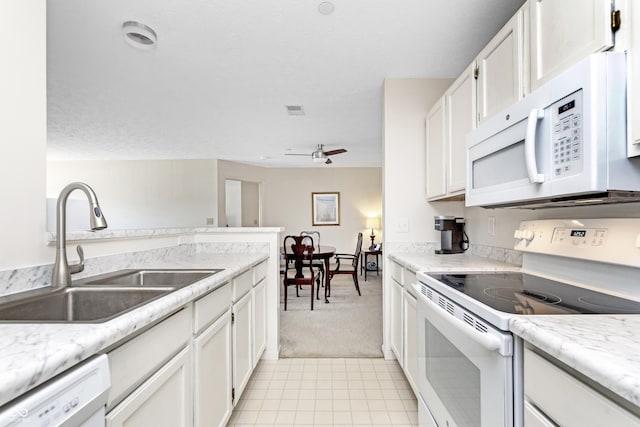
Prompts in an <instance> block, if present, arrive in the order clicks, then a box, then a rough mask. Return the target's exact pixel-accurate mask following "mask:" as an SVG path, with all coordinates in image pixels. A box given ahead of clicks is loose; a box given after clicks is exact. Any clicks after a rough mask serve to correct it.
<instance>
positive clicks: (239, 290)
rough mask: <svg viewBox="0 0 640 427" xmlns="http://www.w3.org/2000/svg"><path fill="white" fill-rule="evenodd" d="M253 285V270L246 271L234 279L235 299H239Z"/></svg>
mask: <svg viewBox="0 0 640 427" xmlns="http://www.w3.org/2000/svg"><path fill="white" fill-rule="evenodd" d="M252 287H253V270H249V271H245V272H244V273H242V274H241V275H239V276H237V277H235V278H234V279H233V300H234V301H238V300H239V299H240V298H242V296H243V295H245V294H246V293H247V292H249V291H250V290H251V288H252Z"/></svg>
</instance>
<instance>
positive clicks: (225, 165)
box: [218, 160, 384, 253]
mask: <svg viewBox="0 0 640 427" xmlns="http://www.w3.org/2000/svg"><path fill="white" fill-rule="evenodd" d="M218 172H219V175H218V183H219V185H218V187H219V188H220V187H221V186H220V182H224V180H225V179H227V178H229V179H242V180H243V181H251V182H257V183H260V184H261V187H262V190H261V191H262V226H264V227H285V233H284V234H288V233H292V234H298V233H299V232H300V231H302V230H317V231H319V232H320V237H321V243H322V244H327V245H331V246H335V247H336V248H337V250H338V252H344V253H352V252H353V251H354V249H355V244H356V237H357V234H358V232H362V233H363V235H364V236H363V237H364V241H363V247H367V246H368V244H370V240H368V236H369V234H371V230H370V229H367V228H366V218H367V217H369V216H375V215H378V216H379V215H380V214H381V212H382V174H381V173H382V172H381V170H380V168H336V167H331V166H325V167H320V168H308V169H307V168H305V169H300V168H261V167H255V166H250V165H244V164H239V163H233V162H225V161H222V160H221V161H219V162H218ZM323 191H338V192H340V225H339V226H321V227H313V226H312V225H311V224H312V218H311V193H312V192H323ZM223 213H224V206H219V215H220V217H221V218H222V215H223ZM383 239H384V236H383V235H382V232H381V231H376V242H381V241H383Z"/></svg>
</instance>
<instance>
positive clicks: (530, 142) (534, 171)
mask: <svg viewBox="0 0 640 427" xmlns="http://www.w3.org/2000/svg"><path fill="white" fill-rule="evenodd" d="M543 118H544V110H540V109H535V110H531V112H530V113H529V118H528V119H527V134H526V135H525V138H524V159H525V163H526V165H527V174H528V175H529V181H530V182H531V183H532V184H533V183H536V182H544V174H541V173H538V165H537V164H536V132H537V130H538V122H539V121H540V120H542V119H543Z"/></svg>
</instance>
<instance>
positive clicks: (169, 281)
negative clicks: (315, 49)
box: [0, 269, 222, 323]
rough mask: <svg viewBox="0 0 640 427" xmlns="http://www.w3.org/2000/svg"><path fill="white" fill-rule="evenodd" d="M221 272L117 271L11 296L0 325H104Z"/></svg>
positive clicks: (0, 307) (1, 310) (1, 308)
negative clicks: (45, 323) (57, 286)
mask: <svg viewBox="0 0 640 427" xmlns="http://www.w3.org/2000/svg"><path fill="white" fill-rule="evenodd" d="M220 271H222V270H221V269H210V270H209V269H197V270H195V269H189V270H182V269H172V270H165V269H136V270H119V271H115V272H112V273H106V274H101V275H99V276H94V277H88V278H85V279H81V280H78V281H75V282H73V283H72V285H71V286H68V287H66V288H63V289H59V290H50V289H38V290H35V291H29V292H28V293H27V292H25V293H24V294H21V295H19V296H18V297H19V299H18V298H16V296H14V295H10V296H9V297H5V298H0V322H32V323H33V322H38V323H39V322H60V323H69V322H71V323H100V322H106V321H107V320H110V319H113V318H114V317H117V316H120V315H122V314H124V313H126V312H128V311H130V310H133V309H135V308H138V307H140V306H141V305H143V304H146V303H148V302H151V301H153V300H155V299H157V298H160V297H162V296H164V295H167V294H169V293H171V292H174V291H176V290H178V289H181V288H184V287H185V286H188V285H191V284H193V283H195V282H197V281H199V280H202V279H204V278H206V277H209V276H212V275H214V274H216V273H218V272H220ZM3 300H4V301H5V302H3Z"/></svg>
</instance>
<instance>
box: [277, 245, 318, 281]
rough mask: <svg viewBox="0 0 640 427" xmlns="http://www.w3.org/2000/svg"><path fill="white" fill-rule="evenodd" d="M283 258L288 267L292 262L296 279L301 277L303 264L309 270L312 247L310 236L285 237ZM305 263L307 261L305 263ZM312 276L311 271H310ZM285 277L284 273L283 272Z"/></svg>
mask: <svg viewBox="0 0 640 427" xmlns="http://www.w3.org/2000/svg"><path fill="white" fill-rule="evenodd" d="M283 247H284V257H285V264H286V265H287V266H288V264H289V262H290V261H293V262H294V266H295V269H296V277H297V278H300V277H303V276H304V275H303V273H302V267H303V266H305V264H306V265H307V266H308V267H309V268H311V263H310V262H309V261H311V260H312V259H313V252H314V245H313V237H311V236H286V237H285V238H284V243H283ZM305 261H307V262H306V263H305ZM311 273H312V274H313V270H311ZM285 275H286V272H285Z"/></svg>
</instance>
